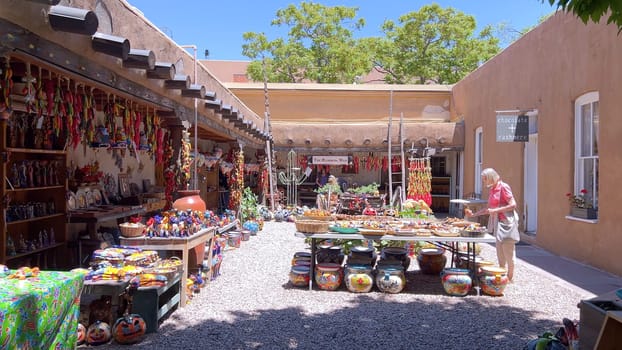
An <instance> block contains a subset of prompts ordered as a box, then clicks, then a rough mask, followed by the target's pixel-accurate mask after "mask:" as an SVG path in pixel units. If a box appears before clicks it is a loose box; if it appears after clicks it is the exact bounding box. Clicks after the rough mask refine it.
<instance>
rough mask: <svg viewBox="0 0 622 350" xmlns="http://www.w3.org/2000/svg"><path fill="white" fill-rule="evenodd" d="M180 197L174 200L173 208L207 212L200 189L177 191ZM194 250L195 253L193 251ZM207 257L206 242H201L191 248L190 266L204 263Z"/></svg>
mask: <svg viewBox="0 0 622 350" xmlns="http://www.w3.org/2000/svg"><path fill="white" fill-rule="evenodd" d="M177 193H179V195H180V198H178V199H177V200H176V201H175V202H173V208H174V209H177V210H193V211H201V212H205V210H206V209H207V207H206V206H205V202H204V201H203V199H201V196H199V193H201V191H200V190H182V191H177ZM192 252H194V254H193V253H192ZM204 259H205V244H199V245H198V246H196V247H194V248H192V249H191V253H190V256H189V259H188V266H189V267H190V268H194V267H195V266H197V265H200V264H202V263H203V260H204Z"/></svg>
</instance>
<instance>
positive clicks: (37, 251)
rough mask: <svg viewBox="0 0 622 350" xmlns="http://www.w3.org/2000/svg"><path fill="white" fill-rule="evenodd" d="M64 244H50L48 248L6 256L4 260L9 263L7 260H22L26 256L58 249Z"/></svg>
mask: <svg viewBox="0 0 622 350" xmlns="http://www.w3.org/2000/svg"><path fill="white" fill-rule="evenodd" d="M64 244H65V243H55V244H51V245H49V246H47V247H43V248H39V249H35V250H31V251H29V252H23V253H17V255H12V256H7V257H6V260H7V261H9V260H15V259H19V258H23V257H25V256H28V255H33V254H37V253H42V252H45V251H47V250H50V249H54V248H58V247H60V246H63V245H64Z"/></svg>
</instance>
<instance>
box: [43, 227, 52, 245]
mask: <svg viewBox="0 0 622 350" xmlns="http://www.w3.org/2000/svg"><path fill="white" fill-rule="evenodd" d="M49 245H50V238H49V237H48V231H46V230H43V246H44V247H47V246H49Z"/></svg>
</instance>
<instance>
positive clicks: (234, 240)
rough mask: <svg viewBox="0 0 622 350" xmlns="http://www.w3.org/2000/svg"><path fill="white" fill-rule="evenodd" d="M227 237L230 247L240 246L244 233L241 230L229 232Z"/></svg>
mask: <svg viewBox="0 0 622 350" xmlns="http://www.w3.org/2000/svg"><path fill="white" fill-rule="evenodd" d="M227 239H228V241H227V243H228V245H229V247H231V248H240V245H241V244H242V235H241V234H240V233H239V232H229V233H228V235H227Z"/></svg>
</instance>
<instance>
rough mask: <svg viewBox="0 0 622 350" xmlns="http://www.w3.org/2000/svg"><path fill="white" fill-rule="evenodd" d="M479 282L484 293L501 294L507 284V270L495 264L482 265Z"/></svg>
mask: <svg viewBox="0 0 622 350" xmlns="http://www.w3.org/2000/svg"><path fill="white" fill-rule="evenodd" d="M479 284H480V286H481V287H482V292H484V294H488V295H492V296H501V295H503V291H504V290H505V287H506V286H507V284H508V276H507V270H506V269H504V268H502V267H497V266H482V268H481V274H480V276H479Z"/></svg>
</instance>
